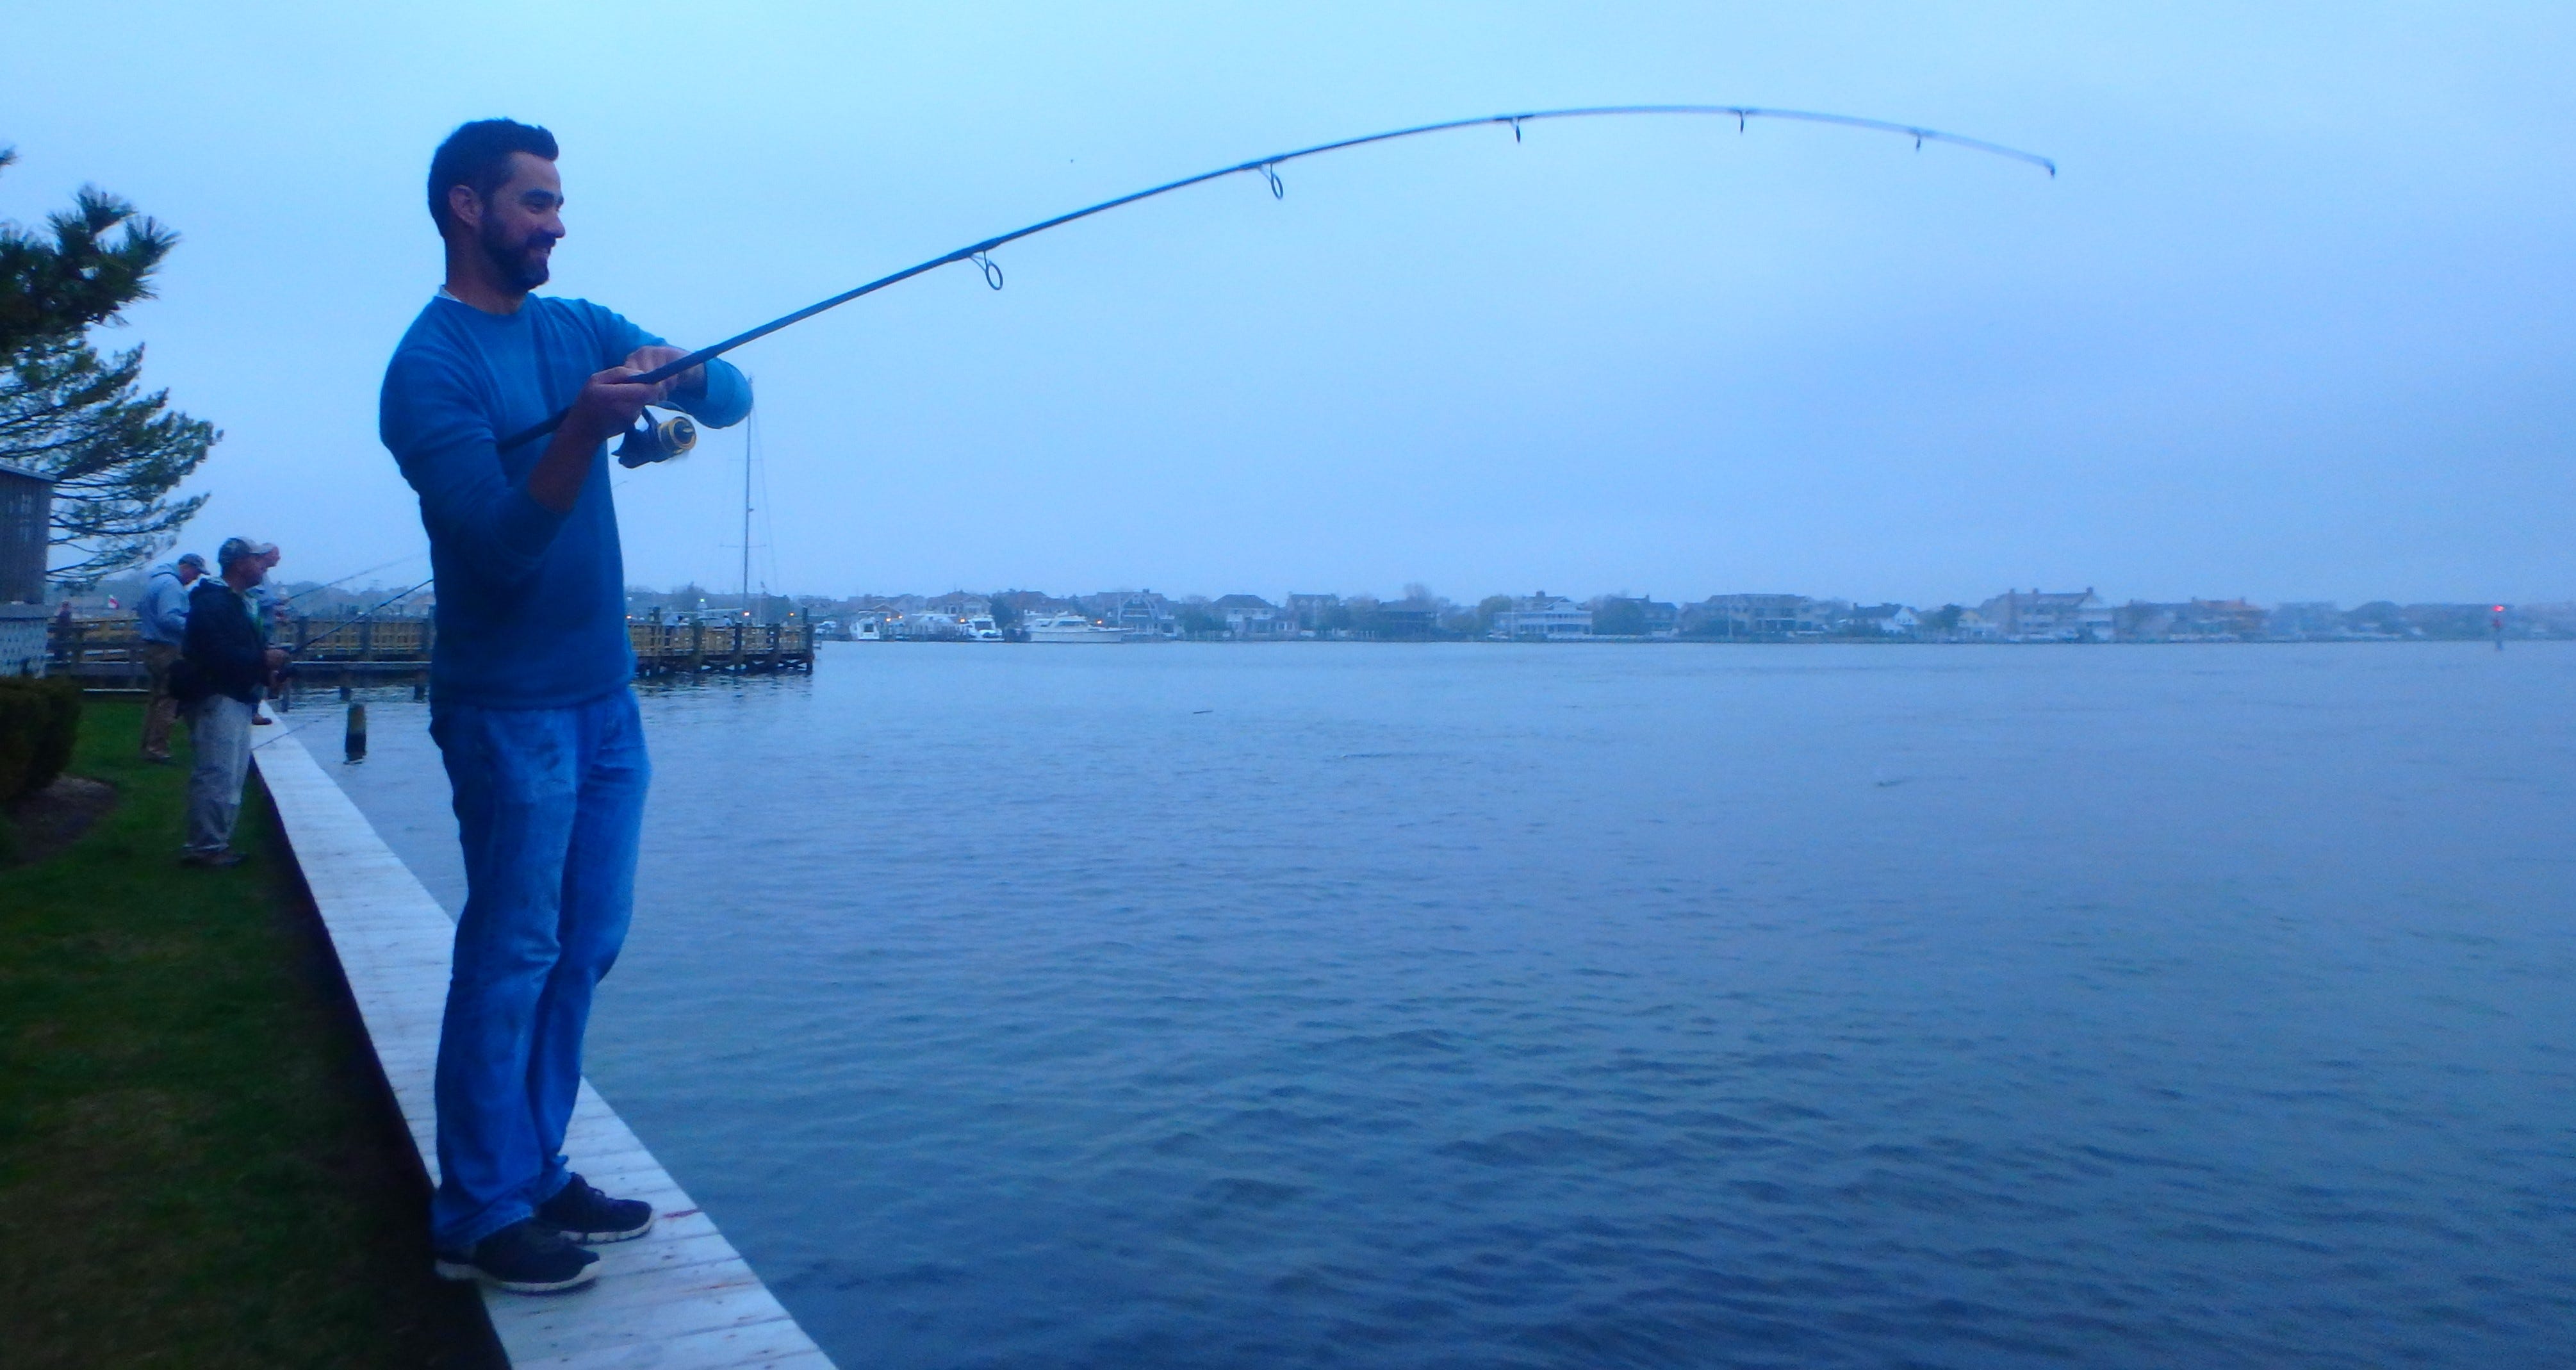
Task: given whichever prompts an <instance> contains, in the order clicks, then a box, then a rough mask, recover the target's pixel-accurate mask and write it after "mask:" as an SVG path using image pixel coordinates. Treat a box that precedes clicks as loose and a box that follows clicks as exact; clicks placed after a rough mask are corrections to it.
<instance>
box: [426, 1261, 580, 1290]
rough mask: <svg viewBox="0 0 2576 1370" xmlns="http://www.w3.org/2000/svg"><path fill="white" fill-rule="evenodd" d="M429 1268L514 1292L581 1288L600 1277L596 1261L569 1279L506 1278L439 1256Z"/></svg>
mask: <svg viewBox="0 0 2576 1370" xmlns="http://www.w3.org/2000/svg"><path fill="white" fill-rule="evenodd" d="M430 1268H431V1269H433V1270H435V1271H437V1272H438V1277H439V1278H440V1279H442V1280H456V1281H458V1282H460V1283H461V1282H464V1281H467V1280H478V1281H480V1282H482V1283H484V1284H488V1285H490V1286H492V1287H493V1288H495V1289H500V1290H505V1291H507V1292H509V1293H512V1294H560V1293H563V1292H564V1291H565V1290H567V1289H579V1288H581V1287H582V1286H583V1285H585V1284H588V1283H590V1282H591V1281H593V1280H596V1279H598V1278H599V1262H597V1261H592V1262H590V1263H588V1264H586V1265H584V1266H583V1267H582V1268H581V1273H580V1274H578V1275H575V1276H573V1277H572V1278H570V1279H566V1280H505V1279H502V1278H501V1277H499V1276H498V1275H495V1274H493V1273H492V1272H490V1271H488V1270H485V1269H484V1268H483V1267H481V1266H479V1265H476V1264H474V1263H473V1262H472V1261H452V1260H449V1259H448V1258H447V1257H445V1256H440V1257H438V1258H437V1259H436V1260H435V1261H433V1262H431V1265H430Z"/></svg>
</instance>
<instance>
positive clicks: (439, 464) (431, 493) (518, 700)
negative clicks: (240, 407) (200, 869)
mask: <svg viewBox="0 0 2576 1370" xmlns="http://www.w3.org/2000/svg"><path fill="white" fill-rule="evenodd" d="M661 341H662V340H661V339H660V338H657V337H655V336H653V335H652V334H650V333H647V332H645V331H644V330H643V329H640V328H638V327H636V326H635V325H634V324H632V323H629V322H627V321H626V320H625V319H623V318H620V317H619V316H618V315H616V314H615V313H613V312H611V311H609V310H606V309H602V308H601V307H599V306H598V305H595V304H592V303H590V302H589V301H587V300H564V299H554V298H550V297H543V296H535V295H531V296H529V297H528V298H527V300H526V302H525V303H523V304H522V305H521V306H520V307H519V312H518V313H516V314H508V315H501V314H486V313H484V312H483V311H482V310H479V309H476V308H474V307H473V306H472V305H469V304H465V303H463V302H461V301H459V300H456V299H453V298H451V297H448V296H445V295H441V296H439V297H437V298H435V299H432V300H431V301H430V302H429V307H428V308H426V309H423V310H422V311H421V312H420V317H419V318H417V319H414V320H412V325H411V329H410V331H408V332H406V333H404V334H403V340H402V343H401V345H400V346H398V347H396V348H395V349H394V356H393V361H392V362H391V363H390V364H388V365H387V366H386V368H385V386H384V394H383V396H382V402H381V405H380V409H379V429H380V431H381V433H382V435H383V438H384V443H385V446H386V448H387V449H389V450H390V451H392V453H393V454H394V460H395V461H396V462H398V463H400V464H401V466H402V473H403V478H404V479H405V480H408V481H410V482H411V487H412V489H413V490H414V491H415V492H416V493H418V494H419V496H420V521H421V525H422V527H424V528H425V529H427V530H428V532H429V561H430V570H431V572H432V573H433V574H435V575H436V576H437V577H438V638H437V645H436V646H435V647H434V648H433V649H432V652H431V657H430V667H429V680H430V689H431V692H432V695H433V697H434V698H435V699H437V700H442V701H452V702H455V703H460V704H473V705H479V706H482V707H485V708H498V709H554V708H565V707H568V706H571V705H574V704H580V703H583V702H585V701H588V700H592V699H597V698H598V697H600V696H601V695H604V694H607V693H609V692H611V691H613V690H619V689H623V688H625V686H626V684H627V682H628V681H629V680H631V679H633V678H634V674H635V658H634V653H633V650H632V649H631V648H630V647H629V646H628V645H627V640H626V568H625V562H624V559H623V557H622V555H621V554H620V552H619V549H618V543H617V510H616V506H615V505H614V503H613V502H612V501H611V500H610V498H609V493H608V485H609V480H608V446H607V444H606V443H602V444H600V446H599V447H598V449H597V450H596V451H594V452H592V453H591V458H590V463H591V465H590V478H589V479H588V480H587V481H586V482H584V483H583V485H582V488H581V497H580V498H579V499H578V500H577V501H575V502H574V504H573V507H572V509H571V510H570V511H569V512H566V513H561V514H558V513H556V512H554V511H553V510H550V509H548V508H546V507H545V506H544V505H541V504H539V503H537V502H536V501H535V500H534V499H531V498H529V496H528V492H527V482H528V475H529V473H530V472H531V471H533V470H535V469H536V465H537V459H538V458H539V457H541V456H543V455H544V454H545V450H546V445H547V443H548V442H549V441H551V439H550V438H536V439H532V440H530V441H528V442H524V443H521V444H519V445H518V446H516V447H513V448H511V449H510V450H508V451H506V452H504V451H500V450H498V444H499V442H500V439H501V438H502V437H504V436H506V435H508V434H511V433H515V432H518V431H519V430H521V429H523V428H526V427H528V426H530V425H531V424H535V423H540V422H542V421H544V420H545V419H546V418H547V417H548V416H550V415H552V414H553V413H554V412H555V411H556V410H558V409H561V408H563V407H564V406H566V405H568V404H570V403H572V400H573V397H574V396H576V395H578V394H579V393H581V387H582V383H583V382H584V381H586V380H588V379H589V378H590V377H591V375H592V374H593V373H594V372H597V371H600V370H603V369H605V368H607V367H611V366H615V365H618V364H619V363H622V362H624V361H625V360H626V357H627V354H629V353H631V352H633V351H634V350H635V349H636V348H639V347H645V346H650V345H658V344H660V343H661ZM672 403H673V404H674V405H676V406H677V407H679V408H682V409H685V410H687V411H688V412H689V413H690V414H691V415H693V416H695V417H696V418H697V419H698V420H699V421H700V422H702V423H705V424H708V425H710V426H712V427H717V428H722V427H726V426H728V425H731V424H734V423H739V422H741V420H742V418H743V416H744V415H746V414H749V413H750V412H751V385H750V382H748V381H746V380H745V379H744V378H743V375H742V373H741V372H740V371H737V370H735V369H734V368H733V367H732V366H730V365H728V364H726V363H725V362H722V361H713V362H709V363H707V383H706V390H705V393H704V394H703V395H700V396H698V397H696V398H692V399H683V398H681V397H678V396H674V397H673V399H672Z"/></svg>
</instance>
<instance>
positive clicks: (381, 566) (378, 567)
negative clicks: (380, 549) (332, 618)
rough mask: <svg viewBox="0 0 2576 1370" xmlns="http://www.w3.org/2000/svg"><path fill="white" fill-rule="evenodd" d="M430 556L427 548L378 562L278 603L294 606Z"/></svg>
mask: <svg viewBox="0 0 2576 1370" xmlns="http://www.w3.org/2000/svg"><path fill="white" fill-rule="evenodd" d="M428 555H429V551H428V549H427V548H423V549H422V550H420V551H417V552H414V553H412V554H410V555H409V556H400V557H395V558H394V559H393V560H391V561H383V562H378V563H376V564H375V565H373V566H370V567H367V568H366V569H365V570H362V571H351V572H350V573H349V574H347V575H345V576H342V577H340V578H339V579H338V580H332V581H325V582H323V583H322V584H320V585H308V586H306V587H304V588H303V589H301V590H298V591H296V592H295V593H294V594H291V595H288V596H286V597H285V598H283V599H281V600H279V601H278V603H280V604H293V603H294V602H295V601H297V600H299V599H302V598H304V597H305V596H306V595H313V594H320V593H321V592H322V591H324V590H328V589H330V588H331V587H333V586H335V585H346V584H348V583H349V582H350V581H353V580H356V579H357V578H358V577H360V576H363V575H371V574H373V573H375V572H377V571H382V570H385V569H386V568H388V567H393V566H400V565H402V564H403V563H404V562H406V561H418V560H420V559H421V558H422V557H425V556H428Z"/></svg>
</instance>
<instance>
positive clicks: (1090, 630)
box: [1028, 614, 1127, 642]
mask: <svg viewBox="0 0 2576 1370" xmlns="http://www.w3.org/2000/svg"><path fill="white" fill-rule="evenodd" d="M1028 630H1029V641H1031V642H1124V641H1126V640H1127V634H1126V633H1125V632H1124V631H1122V630H1120V629H1117V628H1112V627H1110V626H1109V625H1107V624H1105V623H1094V622H1092V621H1091V620H1090V619H1087V618H1084V617H1082V616H1081V615H1080V614H1057V615H1055V616H1054V617H1053V618H1043V619H1035V620H1032V621H1031V622H1030V623H1029V625H1028Z"/></svg>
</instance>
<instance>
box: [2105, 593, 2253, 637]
mask: <svg viewBox="0 0 2576 1370" xmlns="http://www.w3.org/2000/svg"><path fill="white" fill-rule="evenodd" d="M2112 626H2113V628H2114V630H2115V633H2116V635H2117V636H2118V637H2119V638H2120V639H2121V640H2122V641H2126V642H2251V641H2255V640H2258V639H2261V638H2266V637H2271V636H2273V627H2272V615H2271V613H2270V611H2268V610H2265V609H2262V608H2258V607H2256V606H2255V605H2252V604H2248V603H2246V602H2245V601H2244V600H2242V599H2194V600H2186V601H2184V602H2182V603H2180V604H2156V603H2151V602H2149V601H2147V600H2143V599H2133V600H2130V601H2129V602H2128V603H2126V604H2123V605H2121V606H2120V607H2119V608H2118V609H2116V610H2114V611H2113V613H2112Z"/></svg>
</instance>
